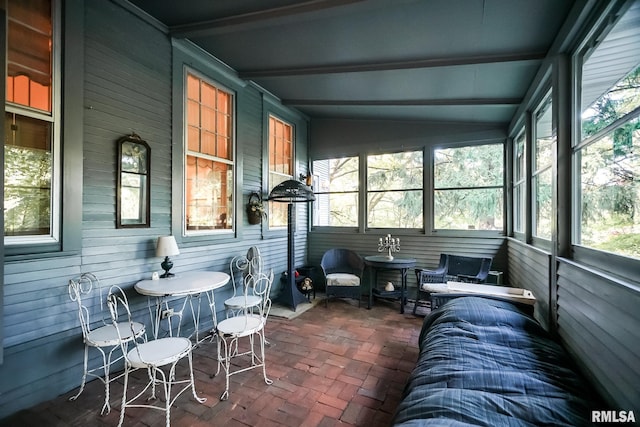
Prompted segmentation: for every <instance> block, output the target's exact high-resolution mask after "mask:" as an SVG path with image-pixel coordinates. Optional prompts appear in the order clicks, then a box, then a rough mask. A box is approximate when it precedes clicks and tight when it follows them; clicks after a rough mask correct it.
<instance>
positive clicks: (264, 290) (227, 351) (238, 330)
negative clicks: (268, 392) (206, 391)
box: [215, 270, 273, 400]
mask: <svg viewBox="0 0 640 427" xmlns="http://www.w3.org/2000/svg"><path fill="white" fill-rule="evenodd" d="M245 282H250V283H252V285H253V286H247V285H245V286H244V298H245V300H248V297H249V296H250V295H251V294H250V292H252V293H253V294H254V295H257V296H259V297H260V303H259V304H258V305H256V306H249V305H248V303H246V302H245V304H244V308H243V309H242V313H240V314H237V315H236V316H234V317H229V318H227V319H225V320H223V321H222V322H220V323H219V324H218V331H217V337H218V370H217V371H216V373H215V375H218V374H219V373H220V366H222V367H223V368H224V371H225V378H226V385H225V391H224V392H223V393H222V396H220V400H226V399H228V398H229V377H231V375H235V374H239V373H241V372H245V371H248V370H250V369H254V368H262V375H263V377H264V382H265V383H266V384H267V385H270V384H273V381H272V380H270V379H269V378H267V370H266V365H265V357H264V346H265V337H264V328H265V325H266V323H267V318H268V317H269V312H270V311H271V297H270V295H269V293H270V292H271V285H272V284H273V270H271V271H270V273H269V275H265V274H259V275H255V276H254V275H253V274H248V275H247V276H245ZM249 289H252V290H251V291H249ZM256 336H257V339H258V341H259V342H258V344H259V346H260V349H259V350H260V353H259V354H257V353H256V348H255V345H256V342H255V340H256ZM245 337H247V338H248V341H249V343H248V345H249V349H248V350H246V351H242V352H241V351H240V350H239V346H238V341H239V340H240V338H245ZM242 356H250V357H248V358H249V359H250V360H249V361H248V362H247V361H246V360H245V361H244V363H240V366H244V367H239V368H238V369H237V370H235V371H231V359H233V358H236V357H242ZM247 363H248V365H247ZM236 365H238V364H236Z"/></svg>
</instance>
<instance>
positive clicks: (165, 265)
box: [160, 256, 175, 279]
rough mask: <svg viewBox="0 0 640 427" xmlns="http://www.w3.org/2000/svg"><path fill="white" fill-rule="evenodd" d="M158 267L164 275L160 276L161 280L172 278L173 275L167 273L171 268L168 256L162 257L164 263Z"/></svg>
mask: <svg viewBox="0 0 640 427" xmlns="http://www.w3.org/2000/svg"><path fill="white" fill-rule="evenodd" d="M160 267H162V269H163V270H164V274H161V275H160V278H161V279H166V278H167V277H173V276H175V274H173V273H169V270H171V269H172V268H173V262H171V260H170V259H169V257H168V256H166V257H164V261H162V263H161V264H160Z"/></svg>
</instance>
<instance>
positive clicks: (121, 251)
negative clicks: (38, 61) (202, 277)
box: [0, 1, 307, 419]
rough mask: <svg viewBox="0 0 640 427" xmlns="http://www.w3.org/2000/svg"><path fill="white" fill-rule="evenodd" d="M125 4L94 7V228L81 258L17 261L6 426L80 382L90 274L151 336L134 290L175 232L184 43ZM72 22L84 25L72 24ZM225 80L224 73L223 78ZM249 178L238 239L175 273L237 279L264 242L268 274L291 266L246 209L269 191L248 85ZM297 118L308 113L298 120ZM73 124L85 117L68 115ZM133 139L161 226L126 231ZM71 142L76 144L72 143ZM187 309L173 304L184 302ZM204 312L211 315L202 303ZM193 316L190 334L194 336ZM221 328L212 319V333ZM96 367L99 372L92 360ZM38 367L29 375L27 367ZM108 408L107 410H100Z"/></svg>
mask: <svg viewBox="0 0 640 427" xmlns="http://www.w3.org/2000/svg"><path fill="white" fill-rule="evenodd" d="M118 3H119V2H113V3H112V2H109V1H99V2H95V1H93V2H85V3H84V4H85V13H84V20H85V22H84V26H85V28H86V29H87V30H86V31H85V36H84V40H83V42H84V45H85V50H84V52H85V56H84V65H85V74H84V105H85V113H84V119H83V153H65V155H72V154H75V155H78V156H80V155H81V156H82V158H83V161H82V163H83V180H84V183H83V187H82V188H78V189H77V191H81V192H82V197H83V207H82V223H78V224H74V226H75V227H78V228H79V229H81V230H82V239H81V242H82V248H81V251H80V253H74V254H71V255H67V254H64V253H63V254H55V255H54V256H44V257H39V258H35V257H34V258H33V259H31V260H29V259H26V260H21V261H15V262H7V263H5V272H4V273H5V274H4V288H3V291H4V342H3V346H4V350H5V351H4V363H2V364H0V377H1V378H2V381H0V419H2V418H4V417H5V416H7V415H9V414H11V413H12V412H14V411H16V410H18V409H20V408H22V407H26V406H31V405H34V404H36V403H38V402H40V401H42V400H46V399H50V398H52V397H55V396H58V395H59V394H61V393H65V392H67V391H69V390H71V389H73V388H75V387H77V386H78V385H79V384H80V380H81V374H82V357H83V344H82V339H81V331H80V327H79V322H78V318H77V316H78V314H77V309H76V306H75V305H74V303H72V302H71V301H70V300H69V295H68V290H67V284H68V281H69V279H70V278H73V277H76V276H78V275H79V274H80V273H81V272H93V273H94V274H96V275H97V276H98V277H99V278H100V279H101V282H102V284H103V286H105V287H108V286H110V285H113V284H117V285H120V286H122V287H123V288H124V289H125V291H126V292H127V294H128V296H129V298H130V303H131V304H132V307H133V311H134V313H133V314H134V316H135V317H136V320H140V321H144V322H146V324H147V327H148V328H149V330H150V328H151V321H150V314H149V310H148V306H147V298H145V297H144V296H141V295H138V294H137V293H136V292H135V290H134V289H133V286H134V284H135V283H136V282H137V281H139V280H141V279H144V278H148V277H150V275H151V272H153V271H160V270H161V268H160V262H161V259H159V258H157V257H156V256H155V242H156V239H157V237H158V236H160V235H167V234H170V233H171V230H172V220H173V219H172V203H173V201H174V198H178V199H179V198H181V197H182V196H181V195H180V194H175V195H173V194H172V176H171V164H172V145H175V144H181V143H182V141H173V140H172V131H173V129H172V104H173V103H175V102H182V94H181V93H173V88H172V66H173V64H172V44H171V40H170V38H169V37H168V36H167V34H166V33H165V32H163V31H161V30H160V29H159V28H158V27H157V26H155V25H151V24H149V23H147V22H145V21H144V20H142V19H140V18H139V17H137V16H136V15H135V13H132V12H131V10H129V9H127V8H123V7H122V6H121V5H119V4H118ZM66 25H73V22H67V23H66ZM214 77H215V76H214ZM236 100H237V105H236V107H237V108H236V111H237V117H236V134H237V144H238V147H237V153H238V157H237V172H238V174H239V176H238V178H239V180H240V181H239V182H240V183H241V191H240V193H241V194H238V195H237V197H239V198H240V199H239V200H240V201H239V203H238V204H237V205H236V206H237V207H242V209H241V211H240V212H239V215H238V219H239V221H238V222H239V223H238V224H237V227H236V228H237V229H236V232H237V237H236V236H231V237H230V238H229V239H223V240H220V241H215V242H214V241H213V240H211V241H207V242H204V243H203V242H189V243H188V244H183V245H180V254H179V255H177V256H175V257H172V260H173V261H174V264H175V266H174V269H173V270H172V271H174V272H177V273H179V272H184V271H189V270H220V271H228V268H229V267H228V266H229V261H230V259H231V258H232V257H233V256H234V255H237V254H241V253H245V252H246V250H247V249H248V248H249V247H250V246H252V245H257V246H258V247H259V249H260V250H261V252H262V254H263V256H264V257H265V265H266V266H267V267H268V268H273V269H274V271H275V272H276V277H279V275H280V273H282V272H283V271H285V269H286V266H287V235H286V232H282V233H280V234H276V235H273V236H268V238H265V237H266V236H265V235H264V234H265V233H264V228H263V227H266V225H264V224H263V225H249V223H248V220H247V218H246V213H245V212H244V206H245V205H246V202H247V201H248V199H249V194H250V193H251V192H252V191H260V190H261V189H262V188H263V182H262V180H263V165H262V161H263V158H262V141H263V131H264V129H263V128H262V124H263V111H264V109H263V99H262V94H261V93H260V91H259V89H257V88H256V87H254V86H252V85H245V86H242V87H241V88H240V89H238V91H237V93H236ZM296 114H297V113H296ZM65 120H73V117H65ZM296 125H297V126H300V127H301V128H302V129H304V131H303V132H302V133H301V135H302V138H299V140H298V141H296V142H297V144H298V145H300V147H299V148H298V149H297V160H298V163H299V165H302V168H301V171H302V169H304V170H306V163H307V162H306V156H307V137H306V135H307V131H306V120H305V119H304V118H301V119H300V122H299V123H296ZM132 132H135V133H136V134H138V135H140V137H141V138H143V139H144V140H145V141H146V142H147V143H148V144H149V146H150V147H151V227H150V228H140V229H116V228H115V221H116V211H115V209H116V206H115V205H116V176H117V175H116V174H117V159H116V157H117V146H116V141H117V139H118V138H120V137H121V136H124V135H129V134H131V133H132ZM63 144H64V141H63ZM296 208H297V210H298V216H297V224H296V225H297V232H296V234H295V237H296V264H297V265H303V264H305V263H306V259H305V255H306V248H307V241H306V240H307V222H306V220H307V208H306V206H305V205H304V204H298V206H297V207H296ZM230 294H231V285H230V284H229V285H228V286H226V287H225V288H223V289H221V290H220V291H216V295H215V296H216V311H217V314H218V318H221V317H224V312H223V302H224V299H225V298H226V297H228V296H229V295H230ZM179 302H180V301H174V302H172V303H171V304H173V305H177V304H178V303H179ZM201 308H202V310H204V311H203V312H204V313H208V312H209V311H208V310H209V309H208V307H207V306H206V305H205V304H204V301H203V304H202V307H201ZM190 319H191V318H190V315H189V314H185V317H184V321H185V323H186V328H184V327H183V331H185V330H186V331H187V332H189V331H190V328H191V329H192V323H193V322H192V321H191V320H190ZM211 326H212V322H211V320H210V317H209V320H206V318H205V319H204V321H203V322H202V324H201V328H202V329H206V328H209V327H211ZM90 364H91V366H94V367H95V366H97V365H98V357H97V352H94V351H92V352H90ZM26 367H28V369H26ZM96 410H99V408H96Z"/></svg>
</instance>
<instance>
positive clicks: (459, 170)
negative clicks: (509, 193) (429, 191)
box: [433, 144, 504, 230]
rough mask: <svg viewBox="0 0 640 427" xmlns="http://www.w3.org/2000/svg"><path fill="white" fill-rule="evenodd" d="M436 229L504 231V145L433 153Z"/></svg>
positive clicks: (434, 219)
mask: <svg viewBox="0 0 640 427" xmlns="http://www.w3.org/2000/svg"><path fill="white" fill-rule="evenodd" d="M433 156H434V166H433V181H434V182H433V184H434V191H433V204H434V206H433V211H434V218H433V221H434V228H435V229H449V230H502V229H503V210H504V209H503V206H504V189H503V186H504V178H503V176H504V170H503V168H504V161H503V157H504V156H503V144H486V145H477V146H465V147H457V148H442V149H436V150H434V152H433Z"/></svg>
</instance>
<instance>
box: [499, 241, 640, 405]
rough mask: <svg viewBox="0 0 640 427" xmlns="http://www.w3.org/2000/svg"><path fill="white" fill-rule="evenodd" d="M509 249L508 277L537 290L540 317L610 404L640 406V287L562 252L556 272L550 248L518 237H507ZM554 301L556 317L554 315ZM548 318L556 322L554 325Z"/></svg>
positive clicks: (512, 282)
mask: <svg viewBox="0 0 640 427" xmlns="http://www.w3.org/2000/svg"><path fill="white" fill-rule="evenodd" d="M508 253H509V276H508V283H509V284H511V285H513V286H517V287H521V288H526V289H530V290H532V291H533V293H534V295H535V296H536V299H537V301H536V308H535V312H536V318H537V319H538V320H539V321H540V323H542V324H543V325H544V326H545V327H546V328H547V329H549V330H551V331H552V332H554V333H555V334H557V337H558V339H559V341H560V342H561V343H562V345H563V346H564V347H565V348H566V349H567V350H568V351H569V353H570V354H571V355H572V356H573V358H574V360H575V361H576V362H577V363H578V365H579V366H580V368H581V369H582V371H583V373H584V375H585V377H586V378H587V379H588V380H589V381H590V382H591V383H592V384H593V385H594V387H595V388H596V389H597V390H598V391H599V393H600V394H601V395H602V397H603V398H604V399H605V401H606V404H608V405H610V406H611V407H613V408H616V409H619V410H625V411H629V410H635V408H639V407H640V393H638V384H640V329H638V325H639V324H640V311H639V310H638V307H639V306H640V289H638V288H637V286H635V285H633V284H631V283H628V282H627V281H624V280H622V279H616V278H615V277H613V276H611V275H607V274H603V273H602V272H599V271H597V270H595V269H590V268H588V267H586V266H584V265H579V264H577V263H575V262H572V261H569V260H566V259H562V258H558V259H557V264H558V269H557V274H556V277H555V278H554V277H551V276H550V274H549V271H550V270H551V263H552V262H553V258H552V256H551V254H549V253H546V252H544V251H541V250H539V249H536V248H533V247H532V246H530V245H527V244H525V243H523V242H520V241H517V240H515V239H509V240H508ZM551 286H553V287H555V289H556V290H557V291H556V292H554V293H557V299H556V298H555V297H554V296H552V293H551V292H550V289H552V288H551ZM550 304H553V305H555V312H556V314H555V318H550V315H549V311H550V308H552V307H551V306H550ZM552 316H553V314H552ZM549 321H551V322H554V323H556V325H557V326H556V329H555V330H554V327H553V325H550V322H549ZM593 409H601V408H593Z"/></svg>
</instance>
